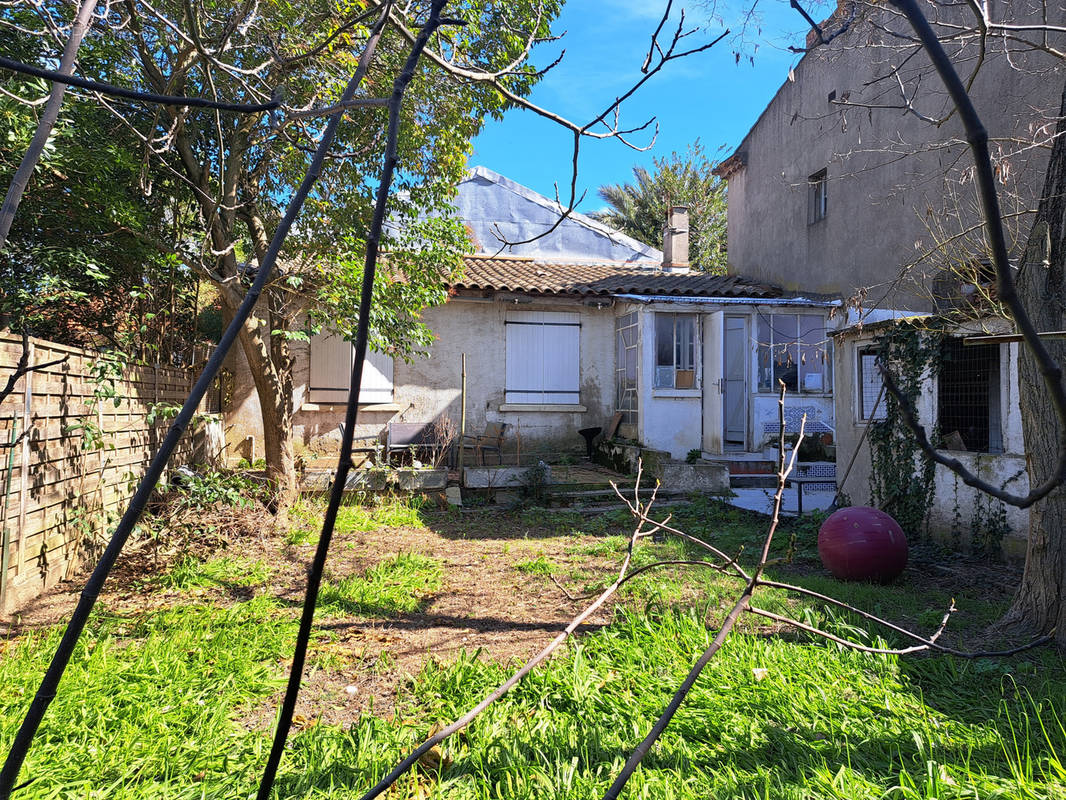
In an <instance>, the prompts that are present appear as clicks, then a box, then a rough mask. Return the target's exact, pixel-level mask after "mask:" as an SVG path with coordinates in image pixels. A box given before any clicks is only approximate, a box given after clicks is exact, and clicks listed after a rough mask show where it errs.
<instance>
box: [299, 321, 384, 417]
mask: <svg viewBox="0 0 1066 800" xmlns="http://www.w3.org/2000/svg"><path fill="white" fill-rule="evenodd" d="M354 356H355V347H354V346H353V345H352V343H351V342H349V341H347V340H346V339H344V338H342V337H340V336H338V335H337V334H335V333H332V332H330V331H325V330H324V331H322V332H321V333H319V334H317V335H315V336H312V337H311V377H310V385H309V386H308V401H309V402H311V403H334V404H335V403H347V402H348V384H349V382H350V381H351V378H352V359H353V358H354ZM392 371H393V358H392V356H389V355H386V354H384V353H378V352H375V351H373V350H371V351H370V352H368V353H367V355H366V359H365V360H364V361H363V385H362V386H361V387H360V390H359V402H360V403H364V404H372V403H391V402H392V374H393V372H392Z"/></svg>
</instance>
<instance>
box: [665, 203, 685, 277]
mask: <svg viewBox="0 0 1066 800" xmlns="http://www.w3.org/2000/svg"><path fill="white" fill-rule="evenodd" d="M688 271H689V264H688V206H671V207H670V211H669V212H668V214H667V217H666V225H665V226H664V227H663V272H673V273H677V274H680V275H683V274H685V273H686V272H688Z"/></svg>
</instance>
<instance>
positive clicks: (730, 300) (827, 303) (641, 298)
mask: <svg viewBox="0 0 1066 800" xmlns="http://www.w3.org/2000/svg"><path fill="white" fill-rule="evenodd" d="M611 297H614V298H615V299H617V300H628V301H630V302H636V303H684V304H688V305H701V306H715V305H722V306H807V307H809V308H839V307H840V306H842V305H843V301H841V300H812V299H809V298H805V297H787V298H781V297H778V298H769V297H690V296H681V295H667V294H613V295H611Z"/></svg>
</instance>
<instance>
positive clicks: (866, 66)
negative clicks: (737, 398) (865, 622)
mask: <svg viewBox="0 0 1066 800" xmlns="http://www.w3.org/2000/svg"><path fill="white" fill-rule="evenodd" d="M852 8H856V9H858V10H857V13H856V15H855V17H854V18H850V16H849V15H850V13H851V12H850V10H851V9H852ZM1033 8H1034V9H1035V8H1036V6H1034V7H1033ZM1044 8H1045V9H1046V10H1048V11H1049V12H1051V14H1052V16H1053V17H1059V18H1061V17H1063V15H1064V9H1063V8H1061V7H1056V8H1052V7H1051V6H1050V5H1046V6H1044ZM924 10H925V12H926V13H927V15H928V16H929V18H930V19H931V20H932V21H933V22H934V24H935V25H945V26H946V25H952V26H954V27H952V28H950V29H949V28H948V27H941V28H940V30H941V31H949V30H950V31H951V32H953V33H955V34H956V35H955V36H953V37H947V38H946V40H945V46H946V48H947V49H948V52H949V54H950V55H951V56H952V58H953V60H954V62H955V64H956V67H957V68H958V69H959V70H960V72H961V73H962V75H963V78H964V79H972V85H971V86H970V93H971V97H972V98H973V101H974V103H975V105H976V107H977V110H978V112H979V113H980V115H981V118H982V121H983V123H984V124H985V126H986V128H987V129H988V131H989V135H990V138H991V149H992V155H993V159H994V162H995V169H996V174H997V179H998V187H997V188H998V189H999V192H1000V200H1001V204H1002V210H1003V213H1004V223H1005V226H1006V228H1007V231H1008V235H1009V236H1010V239H1011V241H1010V246H1011V247H1012V248H1013V251H1014V252H1015V253H1017V252H1020V250H1021V247H1022V246H1023V245H1024V242H1025V237H1026V236H1027V234H1028V226H1029V222H1030V219H1031V214H1030V213H1028V212H1030V211H1031V209H1033V208H1035V206H1036V202H1037V200H1038V199H1039V194H1040V191H1041V188H1042V185H1043V179H1044V171H1045V167H1046V164H1047V145H1048V142H1049V138H1050V136H1051V134H1052V133H1053V131H1054V123H1055V121H1056V119H1057V115H1058V111H1059V104H1060V100H1061V92H1062V81H1063V76H1064V70H1063V69H1062V65H1061V60H1060V59H1057V58H1054V57H1052V56H1051V55H1049V54H1047V53H1045V52H1041V51H1040V48H1034V47H1030V46H1027V45H1025V44H1024V43H1023V42H1021V41H1020V39H1021V38H1024V36H1022V37H1016V38H1003V37H992V38H989V39H987V40H985V42H984V44H985V45H987V49H985V50H980V51H979V49H978V40H977V38H976V37H967V36H966V35H964V34H962V33H961V32H960V31H961V30H962V28H960V27H959V26H960V24H962V25H964V24H965V23H966V21H967V19H969V22H970V23H971V24H972V16H971V12H970V10H969V9H968V8H967V7H966V6H965V5H951V4H939V3H938V4H934V3H929V4H927V5H926V6H925V7H924ZM995 13H996V15H997V17H998V18H1000V19H1002V20H1004V21H1006V22H1019V21H1022V20H1024V19H1025V14H1027V13H1029V12H1028V11H1027V10H1026V7H1025V6H1023V5H1022V4H1012V5H1009V6H1007V5H1000V6H997V7H996V9H995ZM1034 19H1035V18H1034ZM845 22H847V24H848V26H849V27H847V30H846V31H845V32H844V33H842V34H841V35H840V36H838V37H836V38H834V39H833V40H832V41H831V42H829V43H828V44H825V45H821V46H816V47H813V45H814V44H815V41H814V37H813V36H812V38H809V40H808V44H809V45H812V49H811V50H810V51H809V52H807V54H806V55H804V57H803V58H802V59H801V60H800V62H799V64H798V65H797V66H796V68H795V69H794V70H793V72H792V73H791V74H790V77H789V80H788V81H786V82H785V83H784V85H783V86H782V87H781V88H780V90H778V92H777V93H776V95H775V96H774V98H773V99H772V100H771V102H770V104H769V105H768V106H767V108H766V110H765V111H764V112H763V113H762V115H761V116H760V118H759V119H758V121H757V122H756V124H755V125H754V126H753V128H752V129H751V131H750V132H749V133H748V134H747V136H746V137H745V138H744V140H743V141H742V143H741V144H740V146H739V147H738V148H737V149H736V151H735V152H734V153H733V154H732V155H731V156H730V157H729V158H728V159H727V160H726V161H725V162H723V164H722V165H721V167H720V168H719V172H720V174H721V175H722V176H723V177H725V178H726V179H727V180H728V182H729V210H728V214H729V222H728V237H729V262H730V271H735V272H737V273H739V274H744V275H749V276H752V277H753V278H755V279H758V280H763V281H768V282H774V283H778V284H780V285H781V286H783V287H784V288H786V289H792V290H796V291H810V292H817V293H821V294H824V295H829V296H835V297H838V298H840V299H841V300H842V301H844V303H845V304H846V305H848V306H849V307H850V308H849V311H848V312H847V314H845V315H842V316H844V317H846V318H847V320H848V324H853V323H855V322H858V323H859V324H858V325H856V326H854V327H849V328H847V329H845V331H844V332H842V333H841V334H840V335H838V336H836V337H834V338H835V340H836V347H835V348H833V349H834V358H833V360H834V364H835V369H834V370H833V371H834V374H835V398H834V399H835V413H834V417H835V427H836V431H835V434H836V441H837V445H838V447H837V455H838V459H839V460H840V462H841V463H840V464H839V469H838V471H837V476H838V480H839V481H841V482H842V487H841V488H842V489H843V490H844V491H845V492H846V493H847V495H848V496H849V497H850V499H851V501H852V502H853V503H855V504H866V503H869V502H870V501H871V491H870V469H871V457H870V451H869V442H868V440H866V439H865V438H864V433H865V432H866V430H867V428H868V426H869V425H870V423H871V422H872V421H873V419H874V418H873V417H871V416H870V415H869V409H868V408H867V407H866V406H868V405H869V404H870V403H871V402H872V398H871V396H870V393H871V391H873V390H874V389H875V387H876V389H879V388H880V379H879V377H878V376H877V375H876V370H875V368H874V366H873V355H872V351H871V349H870V348H871V347H872V344H873V337H874V336H875V335H876V333H877V332H878V330H879V329H880V328H879V326H883V325H891V324H894V323H891V322H878V323H875V324H874V325H870V324H869V323H871V322H874V321H875V320H883V319H885V318H892V317H896V316H899V315H900V313H901V310H910V311H933V310H935V311H945V310H948V309H953V308H967V307H968V308H981V307H983V303H982V300H981V298H982V296H984V295H985V294H986V293H987V291H988V289H989V286H990V281H991V280H992V279H993V277H994V276H992V275H991V274H990V268H989V266H988V259H987V257H986V255H985V254H984V250H983V248H984V244H983V239H982V230H981V224H980V223H981V217H980V215H979V206H978V203H977V200H976V189H975V187H974V183H973V180H972V175H971V173H972V163H973V162H972V158H971V156H970V153H969V149H968V146H967V144H966V142H965V140H964V137H963V131H962V125H961V123H960V121H959V119H958V115H957V114H955V113H954V112H953V105H952V104H951V101H950V98H949V97H948V96H947V94H946V92H945V90H944V89H943V84H942V83H941V81H940V79H939V78H938V77H937V75H936V74H935V72H934V71H933V70H932V68H931V67H930V65H929V61H928V59H927V58H926V57H925V55H924V52H923V51H921V50H920V49H919V48H916V47H915V46H914V44H913V42H912V41H911V40H910V39H909V38H908V37H909V36H910V34H911V29H910V27H909V25H908V23H907V22H906V20H905V19H904V18H903V17H902V16H901V15H900V14H899V13H898V12H897V11H896V10H895V9H894V8H893V7H891V6H890V5H887V4H886V5H884V6H880V5H865V4H852V3H843V2H841V3H840V4H839V6H838V9H837V11H836V13H835V14H834V15H833V16H832V17H831V18H830V19H829V20H827V21H826V22H825V23H823V29H824V30H825V31H826V32H827V33H835V32H836V31H837V30H838V29H840V27H841V26H842V25H844V24H845ZM1058 22H1059V23H1061V19H1059V20H1058ZM1051 37H1052V40H1053V39H1055V38H1058V39H1060V40H1061V39H1062V38H1063V37H1062V36H1061V35H1060V34H1057V33H1052V34H1051ZM1052 40H1049V41H1052ZM1058 44H1059V45H1061V41H1060V42H1059V43H1058ZM978 66H979V67H980V68H979V69H977V67H978ZM849 301H850V302H849ZM986 322H987V321H982V323H981V324H982V325H985V324H986ZM863 323H865V324H863ZM1000 323H1002V321H1000ZM990 324H993V325H995V324H996V323H990ZM958 333H959V336H960V337H965V336H967V335H969V334H968V333H967V332H966V329H965V327H960V328H958ZM970 333H972V331H971V332H970ZM955 344H958V343H955ZM952 346H955V345H952ZM958 346H959V347H962V345H961V344H958ZM1017 347H1018V346H1017V345H1016V344H1000V345H994V346H993V345H987V346H985V347H984V349H983V350H981V353H982V355H981V359H984V360H983V361H981V359H977V360H975V361H974V362H973V364H971V365H970V366H969V367H966V368H961V367H957V366H956V367H952V368H951V369H954V370H955V372H954V373H951V374H950V375H947V374H943V373H942V374H940V375H934V376H932V377H927V380H926V381H925V382H924V384H923V390H922V394H921V398H920V402H919V407H918V411H919V415H920V418H921V420H922V421H923V424H925V425H926V426H927V428H928V429H929V430H932V429H933V427H934V426H936V427H938V428H939V429H940V432H941V434H944V439H943V446H944V448H945V449H947V450H951V455H953V456H955V457H958V458H959V459H960V460H961V461H963V462H964V463H965V464H967V465H968V466H969V467H970V468H971V469H974V471H976V472H978V473H979V474H982V475H985V476H987V477H990V478H991V479H992V480H993V481H994V482H999V483H1003V482H1006V481H1010V482H1011V486H1012V487H1013V488H1016V489H1019V490H1022V485H1023V484H1024V483H1025V480H1026V478H1025V475H1024V465H1025V462H1024V455H1023V444H1022V437H1021V423H1020V413H1019V405H1018V383H1017ZM964 351H965V352H966V359H972V358H976V356H975V354H976V353H977V351H976V350H974V349H973V348H962V349H961V350H959V353H963V352H964ZM963 361H964V360H963V359H962V358H961V356H960V359H959V363H963ZM978 362H980V363H978ZM965 363H967V364H969V363H970V362H969V361H966V362H965ZM965 369H970V370H971V374H970V378H971V379H973V378H974V376H981V377H980V379H979V380H976V381H974V380H971V384H974V383H976V384H979V385H971V386H969V387H967V388H966V391H968V392H970V394H969V395H967V397H968V398H969V399H968V401H967V402H968V403H969V408H968V409H966V411H965V413H969V414H971V415H972V418H971V419H969V421H967V418H966V417H965V413H964V412H963V411H962V410H960V402H959V401H958V400H957V399H953V396H952V393H951V391H945V386H946V385H948V384H949V383H952V382H953V383H957V384H959V385H960V386H961V385H963V384H964V383H965V378H966V376H965V374H964V373H965ZM986 379H987V380H986ZM793 402H802V400H794V401H793ZM975 430H976V431H980V432H979V433H976V434H975V433H974V431H975ZM952 434H953V435H952ZM853 457H854V465H852V466H851V468H850V472H848V470H847V468H846V467H847V465H848V464H849V463H850V461H851V459H852V458H853ZM988 513H989V510H988V503H987V500H986V499H982V498H979V497H978V496H977V495H976V494H975V493H974V492H973V491H972V490H970V489H968V488H967V487H965V486H964V485H962V484H961V482H957V481H956V480H955V478H954V476H953V475H951V474H950V473H948V471H947V470H944V469H942V468H939V467H938V468H937V471H936V474H935V499H934V502H933V507H932V509H931V513H930V516H929V527H930V530H931V531H932V532H933V533H935V534H939V535H942V536H944V537H945V538H954V537H955V536H956V535H957V534H958V533H959V530H960V528H967V530H972V528H973V527H974V526H975V525H979V524H980V523H981V519H980V517H981V515H982V514H983V515H985V517H986V518H987V515H988ZM994 513H995V514H997V515H1000V514H1003V515H1005V521H1006V523H1007V524H1008V525H1009V526H1010V528H1011V529H1012V530H1013V531H1014V532H1015V533H1020V532H1024V530H1025V527H1026V524H1027V515H1026V513H1025V512H1022V511H1017V510H1014V509H1001V508H999V507H997V508H995V509H994ZM960 538H961V539H962V543H963V544H968V543H969V539H970V536H969V535H968V533H964V535H962V536H961V537H960ZM1005 550H1006V551H1008V554H1009V552H1010V551H1016V550H1017V548H1014V547H1012V546H1011V544H1010V539H1009V538H1008V540H1007V542H1006V544H1005Z"/></svg>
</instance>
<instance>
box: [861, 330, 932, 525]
mask: <svg viewBox="0 0 1066 800" xmlns="http://www.w3.org/2000/svg"><path fill="white" fill-rule="evenodd" d="M926 324H927V323H926ZM942 340H943V332H942V331H940V330H937V329H931V328H929V327H922V328H918V327H916V326H914V325H913V324H907V323H900V324H897V325H893V326H891V327H890V328H889V329H888V330H887V331H886V332H885V333H883V334H882V335H880V336H878V337H877V338H876V339H875V340H874V341H875V344H876V346H877V361H878V365H879V366H882V367H883V368H885V369H887V370H889V372H890V373H891V374H892V376H893V378H894V379H895V382H896V385H897V386H898V387H899V389H900V391H901V392H902V394H903V396H904V397H905V398H906V399H907V402H908V403H910V404H911V406H912V407H914V406H915V405H917V401H918V397H919V396H920V395H921V391H922V384H923V382H924V381H926V380H928V379H929V378H930V377H932V376H933V375H935V373H936V369H937V366H938V364H939V357H940V345H941V341H942ZM883 402H884V403H885V416H884V418H883V419H880V420H876V421H874V422H871V423H870V432H869V434H868V436H869V439H870V467H871V469H870V494H871V497H872V499H873V503H874V505H876V506H877V507H878V508H880V509H882V510H884V511H885V512H887V513H889V514H891V515H892V516H893V517H894V518H895V519H896V521H897V522H898V523H899V524H900V527H901V528H903V530H904V532H905V533H907V535H908V537H911V538H912V539H915V538H924V537H925V534H926V526H925V521H926V517H927V516H928V514H929V507H930V505H931V504H932V502H933V494H934V491H935V485H934V476H935V465H934V464H933V462H931V461H929V460H928V459H925V458H923V457H922V454H921V450H920V449H919V447H918V444H917V442H915V440H914V437H913V436H912V435H911V433H910V431H909V430H907V427H906V424H905V423H904V421H903V413H902V410H901V408H900V404H899V401H898V400H896V398H895V397H893V396H892V395H891V394H889V393H888V392H885V394H884V400H883ZM930 438H931V440H932V442H933V444H934V446H935V445H936V443H937V439H938V438H939V437H938V436H937V432H936V431H935V430H934V431H933V432H932V434H931V437H930Z"/></svg>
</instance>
